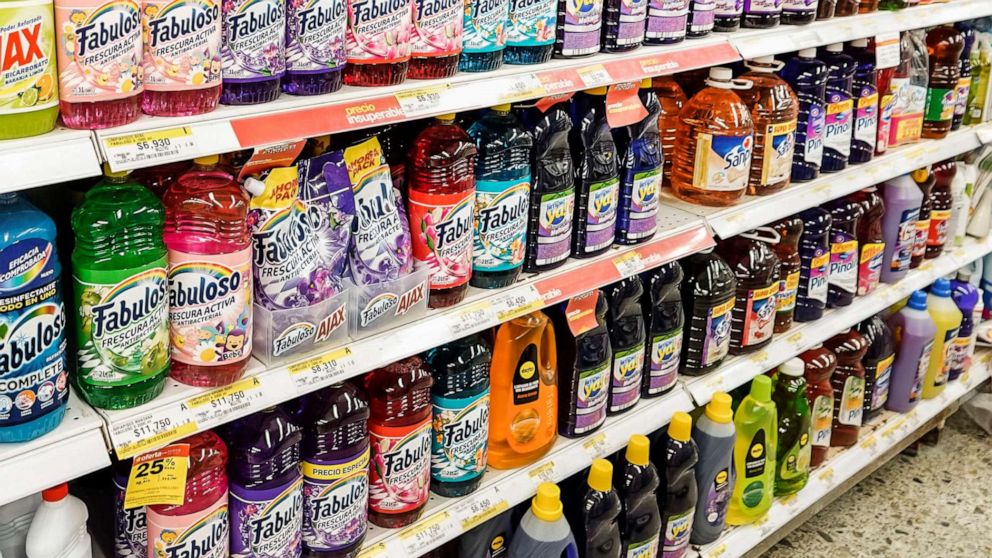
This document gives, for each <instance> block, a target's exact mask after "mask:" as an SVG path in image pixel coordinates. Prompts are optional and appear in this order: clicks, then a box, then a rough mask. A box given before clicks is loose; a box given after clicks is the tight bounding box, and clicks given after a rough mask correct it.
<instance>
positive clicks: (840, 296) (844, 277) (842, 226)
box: [827, 198, 864, 308]
mask: <svg viewBox="0 0 992 558" xmlns="http://www.w3.org/2000/svg"><path fill="white" fill-rule="evenodd" d="M827 210H828V211H830V219H831V220H830V275H829V281H828V284H829V287H828V288H827V306H829V307H830V308H836V307H838V306H849V305H850V304H851V303H852V302H854V297H855V296H856V295H857V294H858V264H859V262H858V254H859V253H860V250H858V219H860V218H861V215H862V213H863V212H864V208H862V207H861V204H860V203H858V202H856V201H853V200H851V199H848V198H844V199H840V200H835V201H833V202H831V203H829V204H827Z"/></svg>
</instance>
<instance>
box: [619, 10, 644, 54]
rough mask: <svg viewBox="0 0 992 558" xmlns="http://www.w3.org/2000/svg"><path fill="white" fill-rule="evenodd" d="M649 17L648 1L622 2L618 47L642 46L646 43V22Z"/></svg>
mask: <svg viewBox="0 0 992 558" xmlns="http://www.w3.org/2000/svg"><path fill="white" fill-rule="evenodd" d="M647 17H648V0H630V1H629V2H620V24H619V26H618V29H617V44H618V45H640V44H641V43H642V42H644V30H645V23H644V20H645V19H646V18H647Z"/></svg>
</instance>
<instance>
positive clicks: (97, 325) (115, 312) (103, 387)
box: [53, 167, 169, 409]
mask: <svg viewBox="0 0 992 558" xmlns="http://www.w3.org/2000/svg"><path fill="white" fill-rule="evenodd" d="M164 220H165V212H164V210H163V208H162V203H161V202H160V201H159V200H158V198H156V197H155V196H154V195H153V194H152V193H151V192H149V191H148V190H147V189H145V188H144V187H143V186H140V185H138V184H136V183H134V182H132V181H131V180H130V179H129V178H128V175H127V173H126V172H111V171H110V170H109V167H107V168H105V170H104V179H103V180H102V181H101V182H100V183H98V184H97V185H96V186H94V187H93V188H92V189H90V190H89V191H88V192H86V197H85V198H83V202H82V204H81V205H80V206H79V207H77V208H76V209H75V210H74V211H73V212H72V230H73V232H74V233H75V235H76V246H75V248H74V249H73V251H72V268H73V286H74V287H75V289H74V290H75V303H76V307H77V308H79V309H80V312H79V314H78V315H77V316H78V318H77V319H78V322H77V325H76V335H77V337H76V344H77V353H76V354H77V359H78V364H77V369H76V375H75V377H74V380H75V382H76V385H77V386H78V387H79V391H80V392H81V393H82V394H83V397H85V398H86V401H88V402H89V403H90V404H91V405H93V406H94V407H99V408H101V409H126V408H129V407H136V406H138V405H142V404H144V403H146V402H148V401H151V400H152V399H154V398H155V396H157V395H158V394H159V393H161V392H162V388H163V387H165V377H166V375H168V373H169V314H168V312H169V301H168V288H169V286H168V282H167V275H166V265H167V260H166V249H165V244H164V243H163V242H162V225H163V222H164ZM53 255H54V254H53ZM123 309H127V310H128V311H129V312H131V317H130V320H123V319H121V316H120V312H122V311H123Z"/></svg>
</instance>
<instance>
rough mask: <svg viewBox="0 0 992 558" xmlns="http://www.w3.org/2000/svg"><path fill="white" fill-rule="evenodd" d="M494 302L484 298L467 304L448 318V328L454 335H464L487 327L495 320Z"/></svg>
mask: <svg viewBox="0 0 992 558" xmlns="http://www.w3.org/2000/svg"><path fill="white" fill-rule="evenodd" d="M493 318H494V316H493V304H492V302H490V301H488V300H483V301H481V302H477V303H475V304H471V305H469V306H466V307H465V308H463V309H461V310H460V311H458V312H457V313H456V314H454V315H453V316H451V318H450V319H449V320H448V330H449V331H450V332H451V335H452V336H454V337H463V336H465V335H468V334H469V333H471V332H473V331H479V330H480V329H483V328H485V327H487V326H488V325H489V324H491V323H492V321H493Z"/></svg>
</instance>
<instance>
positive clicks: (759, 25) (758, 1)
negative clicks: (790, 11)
mask: <svg viewBox="0 0 992 558" xmlns="http://www.w3.org/2000/svg"><path fill="white" fill-rule="evenodd" d="M781 20H782V0H744V18H743V21H742V25H743V26H744V27H750V28H753V29H769V28H771V27H777V26H778V24H779V22H780V21H781Z"/></svg>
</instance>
